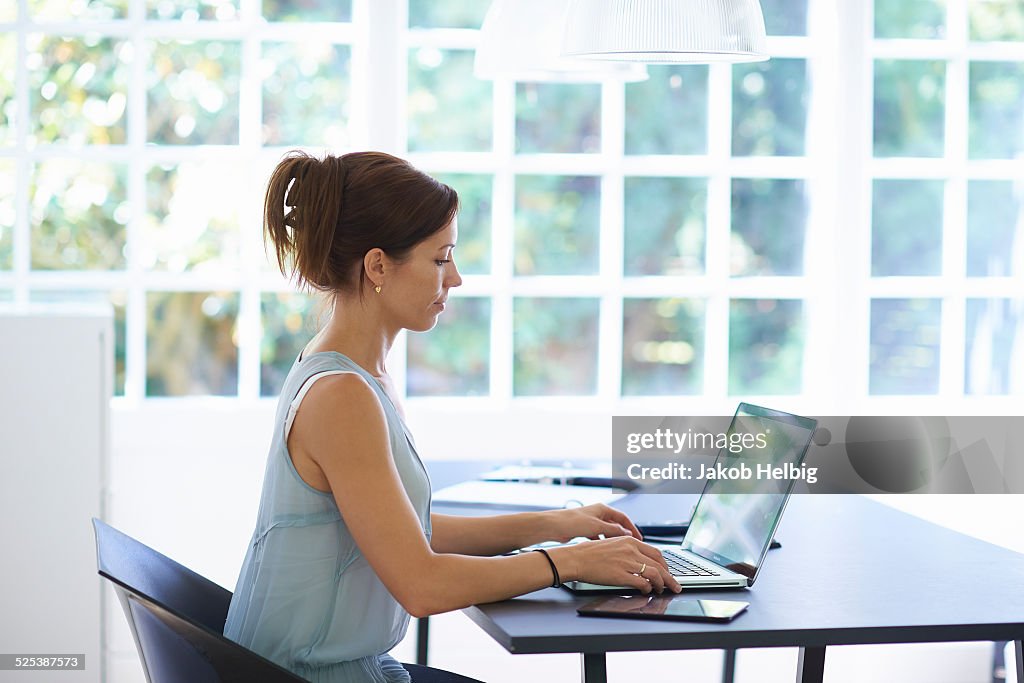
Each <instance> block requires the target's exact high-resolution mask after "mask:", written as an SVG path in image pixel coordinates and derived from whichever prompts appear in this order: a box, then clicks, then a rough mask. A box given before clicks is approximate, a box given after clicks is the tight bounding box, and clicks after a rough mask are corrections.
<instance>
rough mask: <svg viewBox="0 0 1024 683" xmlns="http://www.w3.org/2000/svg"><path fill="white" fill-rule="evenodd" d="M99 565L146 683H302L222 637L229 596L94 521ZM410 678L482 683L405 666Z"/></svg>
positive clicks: (288, 672) (135, 542) (97, 562)
mask: <svg viewBox="0 0 1024 683" xmlns="http://www.w3.org/2000/svg"><path fill="white" fill-rule="evenodd" d="M92 523H93V529H94V530H95V532H96V564H97V567H98V569H99V574H100V576H102V577H103V578H105V579H107V580H109V581H110V582H111V583H112V584H113V586H114V591H115V592H116V593H117V597H118V599H119V600H120V601H121V607H122V608H123V609H124V614H125V617H126V618H127V619H128V626H129V627H130V628H131V631H132V636H133V637H134V638H135V646H136V648H137V649H138V651H139V659H140V660H141V661H142V669H143V671H144V672H145V674H146V680H147V681H149V683H186V682H187V683H221V682H224V683H229V682H232V681H239V682H240V683H241V682H246V683H249V682H251V681H260V683H279V682H280V683H285V682H288V683H293V682H295V681H304V680H305V679H303V678H301V677H299V676H297V675H295V674H293V673H292V672H290V671H288V670H287V669H284V668H282V667H280V666H278V665H277V664H275V663H274V662H272V661H270V660H269V659H266V658H264V657H261V656H260V655H258V654H256V653H255V652H253V651H252V650H249V649H248V648H245V647H242V646H241V645H239V644H238V643H236V642H234V641H231V640H228V639H227V638H225V637H224V621H225V620H226V619H227V614H228V605H229V604H230V602H231V591H228V590H225V589H224V588H222V587H220V586H218V585H217V584H215V583H213V582H212V581H210V580H209V579H206V578H204V577H202V576H200V575H199V574H196V573H195V572H194V571H192V570H191V569H189V568H188V567H184V566H182V565H180V564H178V563H177V562H175V561H174V560H172V559H170V558H168V557H166V556H164V555H161V554H160V553H158V552H157V551H155V550H153V549H152V548H150V547H149V546H146V545H143V544H142V543H140V542H138V541H136V540H135V539H134V538H132V537H131V536H128V535H126V534H123V533H121V532H120V531H118V530H117V529H115V528H113V527H111V526H109V525H108V524H106V523H104V522H102V521H100V520H98V519H95V518H93V520H92ZM403 666H405V667H406V668H407V669H408V670H409V671H410V672H411V673H412V676H413V681H420V680H423V681H431V680H437V681H451V682H452V683H459V682H460V681H461V682H465V683H480V682H479V681H475V682H474V679H471V678H466V677H464V676H459V675H458V674H453V673H450V672H447V671H442V670H440V669H432V668H429V667H423V666H416V665H410V664H405V665H403Z"/></svg>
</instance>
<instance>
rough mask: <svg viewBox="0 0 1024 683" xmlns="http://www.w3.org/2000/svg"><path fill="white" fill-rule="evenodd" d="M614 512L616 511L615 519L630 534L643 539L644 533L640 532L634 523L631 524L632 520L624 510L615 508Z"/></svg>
mask: <svg viewBox="0 0 1024 683" xmlns="http://www.w3.org/2000/svg"><path fill="white" fill-rule="evenodd" d="M615 512H616V513H617V514H616V515H615V521H616V522H618V523H619V524H621V525H622V526H623V527H625V528H626V530H627V531H629V534H630V536H632V537H633V538H636V539H639V540H641V541H642V540H644V535H643V534H641V533H640V529H638V528H637V526H636V524H633V520H631V519H630V518H629V515H627V514H626V513H625V512H621V511H620V510H615Z"/></svg>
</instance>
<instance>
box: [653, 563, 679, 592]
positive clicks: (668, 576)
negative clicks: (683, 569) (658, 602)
mask: <svg viewBox="0 0 1024 683" xmlns="http://www.w3.org/2000/svg"><path fill="white" fill-rule="evenodd" d="M658 571H660V572H661V573H662V578H663V579H664V585H665V588H667V589H669V590H670V591H672V592H673V593H681V592H682V591H683V587H682V586H680V585H679V581H677V580H676V577H674V576H672V572H671V571H670V570H668V569H659V570H658Z"/></svg>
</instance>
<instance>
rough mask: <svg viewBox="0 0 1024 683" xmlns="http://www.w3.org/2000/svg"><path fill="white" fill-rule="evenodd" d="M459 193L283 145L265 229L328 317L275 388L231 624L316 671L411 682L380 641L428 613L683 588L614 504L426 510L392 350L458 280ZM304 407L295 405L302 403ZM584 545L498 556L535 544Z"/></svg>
mask: <svg viewBox="0 0 1024 683" xmlns="http://www.w3.org/2000/svg"><path fill="white" fill-rule="evenodd" d="M457 210H458V197H457V195H456V193H455V191H454V190H452V189H451V188H450V187H448V186H447V185H444V184H443V183H440V182H438V181H436V180H434V179H433V178H431V177H429V176H427V175H425V174H423V173H421V172H419V171H417V170H416V169H414V168H413V167H412V166H410V165H409V164H408V163H407V162H405V161H403V160H401V159H398V158H395V157H393V156H390V155H387V154H382V153H376V152H362V153H353V154H346V155H344V156H341V157H334V156H328V157H326V158H324V159H322V160H320V159H315V158H313V157H310V156H308V155H306V154H303V153H301V152H293V153H291V154H289V155H288V156H287V157H286V158H285V159H284V160H283V161H282V162H281V163H280V164H278V166H277V168H276V169H275V170H274V173H273V175H272V176H271V179H270V184H269V187H268V189H267V195H266V202H265V205H264V212H265V226H264V227H265V237H266V238H267V239H268V240H269V241H270V242H271V243H272V244H273V246H274V251H275V253H276V256H277V260H278V264H279V265H280V267H281V270H282V272H284V273H285V274H289V275H293V276H296V277H297V279H298V281H299V283H300V284H302V285H307V286H310V287H313V288H315V289H317V290H320V291H323V292H326V293H328V294H329V295H330V296H331V297H332V298H333V311H332V314H331V317H330V319H329V320H328V322H327V323H326V325H324V326H323V328H322V329H321V330H320V332H319V333H318V334H317V335H316V336H315V337H314V338H313V339H312V340H311V341H310V342H309V344H308V345H307V346H306V348H305V349H304V350H303V351H302V353H301V354H300V355H299V357H298V359H297V360H296V361H295V364H294V365H293V367H292V369H291V371H290V372H289V374H288V377H287V379H286V380H285V382H284V386H283V388H282V391H281V399H280V402H279V405H278V409H277V417H276V420H277V422H276V426H275V430H274V436H273V442H272V444H271V448H270V454H269V457H268V461H267V469H266V473H265V476H264V484H263V494H262V499H261V502H260V510H259V515H258V519H257V523H256V530H255V533H254V534H253V538H252V543H251V545H250V546H249V549H248V552H247V554H246V558H245V562H244V564H243V566H242V570H241V574H240V576H239V579H238V585H237V588H236V590H235V594H234V597H233V598H232V601H231V609H230V610H229V612H228V617H227V623H226V625H225V629H224V633H225V635H226V636H227V637H229V638H231V639H233V640H235V641H237V642H239V643H241V644H243V645H245V646H247V647H249V648H251V649H253V650H255V651H256V652H259V653H261V654H263V655H264V656H266V657H268V658H269V659H271V660H273V661H275V662H277V663H279V664H281V665H282V666H284V667H286V668H288V669H290V670H292V671H294V672H296V673H298V674H299V675H301V676H303V677H306V678H308V679H310V680H313V681H363V680H370V681H407V680H409V675H408V673H407V672H406V670H405V669H403V668H402V666H401V665H400V664H398V662H396V661H395V660H394V659H392V658H391V657H390V656H388V655H387V654H386V653H387V652H388V650H390V649H391V648H392V647H394V646H395V645H396V644H397V643H398V642H399V641H400V640H401V639H402V638H403V636H404V635H405V631H406V628H407V627H408V624H409V616H410V615H413V616H417V617H423V616H427V615H430V614H437V613H439V612H447V611H449V610H455V609H459V608H461V607H466V606H468V605H472V604H475V603H480V602H491V601H495V600H502V599H505V598H510V597H513V596H516V595H521V594H523V593H528V592H530V591H534V590H537V589H539V588H543V587H545V586H551V585H557V584H558V583H559V582H560V581H567V580H572V579H582V580H585V581H591V582H596V583H604V584H613V585H628V586H635V587H636V588H639V589H640V590H642V591H644V592H650V591H652V590H654V591H659V592H660V591H662V590H664V589H665V588H666V587H668V588H670V589H672V590H674V591H677V592H678V591H679V590H680V588H679V584H678V583H677V582H676V581H675V580H674V579H672V577H671V575H670V574H669V572H668V569H667V567H666V566H665V563H664V561H663V560H662V557H661V554H660V553H659V552H658V551H657V550H656V549H654V548H652V547H650V546H648V545H646V544H644V543H642V542H640V541H639V540H638V539H639V537H640V534H639V532H638V531H637V529H636V527H635V526H634V525H633V523H632V522H631V521H630V520H629V519H628V518H627V517H626V516H625V515H624V514H622V513H621V512H618V511H616V510H613V509H611V508H609V507H607V506H605V505H595V506H588V507H583V508H578V509H574V510H558V511H553V512H537V513H523V514H516V515H501V516H496V517H489V518H462V517H454V516H447V515H439V514H431V512H430V482H429V479H428V477H427V473H426V470H425V469H424V467H423V464H422V463H421V462H420V459H419V456H418V455H417V453H416V449H415V446H414V445H413V441H412V437H411V435H410V434H409V433H408V430H407V429H406V427H405V422H404V419H403V414H402V409H401V405H400V402H399V400H398V397H397V395H396V392H395V389H394V384H393V383H392V381H391V379H390V378H389V377H388V373H387V369H386V367H385V361H386V359H387V355H388V351H389V350H390V348H391V346H392V344H393V343H394V340H395V337H396V336H397V335H398V333H399V332H400V331H401V330H402V329H407V330H413V331H417V332H421V331H426V330H429V329H431V328H432V327H433V326H434V324H435V323H436V322H437V317H438V316H439V315H440V314H441V312H442V311H443V310H444V308H445V306H446V302H447V300H448V293H449V291H450V290H451V289H452V288H453V287H458V286H459V285H460V284H462V278H461V277H460V276H459V271H458V269H457V268H456V266H455V260H454V258H453V250H454V248H455V244H456V242H457V240H458V226H457V221H456V213H457ZM300 406H301V408H300ZM601 535H603V536H605V537H607V540H599V541H596V542H592V543H583V544H578V545H575V546H571V547H559V548H553V549H550V550H548V551H545V552H544V553H540V552H528V553H522V554H519V555H514V556H508V557H496V555H499V554H501V553H504V552H507V551H509V550H512V549H515V548H522V547H525V546H529V545H532V544H535V543H539V542H541V541H547V540H560V541H564V540H568V539H570V538H574V537H577V536H586V537H589V538H598V537H599V536H601Z"/></svg>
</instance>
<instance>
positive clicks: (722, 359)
mask: <svg viewBox="0 0 1024 683" xmlns="http://www.w3.org/2000/svg"><path fill="white" fill-rule="evenodd" d="M731 125H732V67H731V66H730V65H728V64H712V65H711V66H710V68H709V69H708V160H709V162H710V163H709V169H708V198H707V222H706V229H707V252H706V255H705V260H704V262H705V273H706V276H707V279H708V286H709V289H710V291H711V292H712V295H711V296H710V297H708V300H707V308H706V314H705V315H706V318H705V323H704V340H705V341H704V395H705V396H706V397H707V398H709V399H712V400H714V399H723V398H725V397H726V396H727V395H728V393H729V295H730V294H731V292H730V291H729V285H730V283H729V252H730V249H729V239H730V227H729V226H730V225H731V214H732V211H731V208H730V207H731V202H732V195H731V178H730V176H729V166H728V164H729V158H730V156H731V147H732V128H731Z"/></svg>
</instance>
